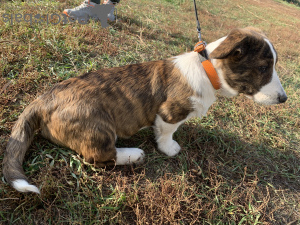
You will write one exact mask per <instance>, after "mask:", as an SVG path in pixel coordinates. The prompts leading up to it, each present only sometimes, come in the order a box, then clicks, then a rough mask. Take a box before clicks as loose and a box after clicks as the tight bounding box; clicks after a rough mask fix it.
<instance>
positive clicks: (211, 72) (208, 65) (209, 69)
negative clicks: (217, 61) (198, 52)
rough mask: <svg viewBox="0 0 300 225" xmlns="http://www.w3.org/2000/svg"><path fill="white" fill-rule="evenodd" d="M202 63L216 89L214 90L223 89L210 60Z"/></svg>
mask: <svg viewBox="0 0 300 225" xmlns="http://www.w3.org/2000/svg"><path fill="white" fill-rule="evenodd" d="M201 63H202V66H203V68H204V70H205V72H206V75H207V77H208V79H209V80H210V82H211V84H212V86H213V87H214V89H216V90H219V89H220V88H221V84H220V79H219V76H218V74H217V71H216V70H215V68H214V66H213V64H212V63H211V61H210V60H209V59H207V60H205V61H203V62H201Z"/></svg>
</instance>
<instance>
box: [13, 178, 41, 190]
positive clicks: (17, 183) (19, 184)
mask: <svg viewBox="0 0 300 225" xmlns="http://www.w3.org/2000/svg"><path fill="white" fill-rule="evenodd" d="M12 186H13V187H14V188H15V189H16V190H17V191H20V192H35V193H37V194H41V193H40V191H39V189H38V188H37V187H36V186H34V185H31V184H29V183H28V182H27V181H26V180H23V179H18V180H14V181H13V182H12Z"/></svg>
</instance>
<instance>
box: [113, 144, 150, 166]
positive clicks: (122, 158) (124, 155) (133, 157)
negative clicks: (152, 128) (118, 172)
mask: <svg viewBox="0 0 300 225" xmlns="http://www.w3.org/2000/svg"><path fill="white" fill-rule="evenodd" d="M144 157H145V153H144V151H143V150H142V149H139V148H117V155H116V165H129V164H133V163H135V164H141V163H143V162H144Z"/></svg>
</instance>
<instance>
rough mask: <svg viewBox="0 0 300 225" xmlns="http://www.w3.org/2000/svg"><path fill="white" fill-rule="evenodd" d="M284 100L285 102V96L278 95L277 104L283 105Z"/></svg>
mask: <svg viewBox="0 0 300 225" xmlns="http://www.w3.org/2000/svg"><path fill="white" fill-rule="evenodd" d="M286 100H287V96H286V95H285V94H284V95H280V94H279V95H278V102H279V103H284V102H286Z"/></svg>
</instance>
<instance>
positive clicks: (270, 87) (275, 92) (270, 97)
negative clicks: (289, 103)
mask: <svg viewBox="0 0 300 225" xmlns="http://www.w3.org/2000/svg"><path fill="white" fill-rule="evenodd" d="M265 41H266V42H267V43H268V45H269V47H270V49H271V51H272V54H273V58H274V65H273V73H272V79H271V81H270V82H269V83H268V84H266V85H265V86H263V87H262V88H261V89H260V90H259V92H258V93H256V94H255V95H254V96H253V99H254V101H255V102H258V103H261V104H265V105H272V104H278V103H283V102H285V101H286V100H287V96H286V93H285V91H284V90H283V87H282V85H281V83H280V80H279V78H278V75H277V72H276V70H275V64H276V57H277V56H276V52H275V50H274V48H273V46H272V44H271V43H270V41H269V40H267V39H265Z"/></svg>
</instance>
